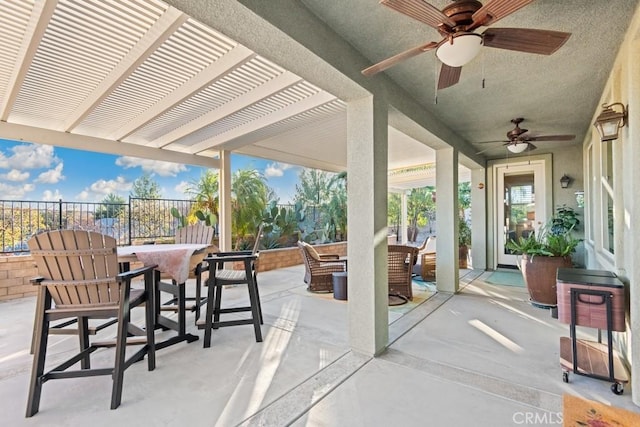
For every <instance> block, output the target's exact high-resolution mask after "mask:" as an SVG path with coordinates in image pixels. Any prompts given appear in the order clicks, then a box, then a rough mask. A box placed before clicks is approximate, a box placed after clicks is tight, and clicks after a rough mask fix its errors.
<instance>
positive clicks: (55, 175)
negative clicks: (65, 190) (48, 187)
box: [36, 162, 64, 184]
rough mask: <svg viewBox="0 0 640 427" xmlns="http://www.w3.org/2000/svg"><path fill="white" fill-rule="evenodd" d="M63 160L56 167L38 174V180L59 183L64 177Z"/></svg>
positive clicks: (45, 182) (46, 182)
mask: <svg viewBox="0 0 640 427" xmlns="http://www.w3.org/2000/svg"><path fill="white" fill-rule="evenodd" d="M62 167H63V164H62V162H60V163H58V164H57V165H56V167H55V168H53V169H49V170H48V171H46V172H42V173H41V174H40V175H38V178H37V179H36V182H42V183H44V184H57V183H58V182H60V180H63V179H64V175H62Z"/></svg>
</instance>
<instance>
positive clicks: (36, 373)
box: [26, 230, 156, 417]
mask: <svg viewBox="0 0 640 427" xmlns="http://www.w3.org/2000/svg"><path fill="white" fill-rule="evenodd" d="M28 244H29V249H30V251H31V255H32V257H33V258H34V260H35V262H36V264H37V268H38V274H39V275H40V277H37V278H35V279H33V280H32V283H33V284H34V285H38V286H39V289H38V302H37V307H36V325H35V337H36V339H35V354H34V357H33V367H32V370H31V381H30V385H29V397H28V402H27V413H26V415H27V417H31V416H33V415H34V414H36V413H37V412H38V410H39V407H40V396H41V392H42V385H43V384H44V383H45V382H46V381H48V380H53V379H62V378H75V377H87V376H93V375H111V376H112V378H113V387H112V392H111V409H115V408H117V407H118V406H119V405H120V402H121V400H122V383H123V375H124V370H125V369H126V368H127V367H129V366H130V365H131V364H132V363H133V362H135V361H137V360H140V359H142V358H144V356H145V355H147V361H148V369H149V370H150V371H152V370H154V369H155V362H156V361H155V341H154V313H153V306H154V305H153V304H152V295H153V293H152V290H151V287H152V286H153V269H154V267H155V266H147V267H144V268H140V269H137V270H132V271H128V272H126V273H121V274H119V269H118V256H117V252H116V240H115V239H114V238H112V237H109V236H104V235H102V234H99V233H94V232H89V231H81V230H61V231H50V232H46V233H42V234H38V235H36V236H34V237H32V238H31V239H30V240H29V242H28ZM140 275H144V284H145V288H144V289H132V288H131V279H132V278H134V277H137V276H140ZM52 302H53V303H54V305H52ZM142 303H145V311H146V317H145V318H146V326H145V328H146V337H137V338H131V339H130V340H127V330H128V326H129V321H130V315H131V314H130V310H131V308H132V307H135V306H137V305H140V304H142ZM113 317H115V318H117V337H116V342H115V351H116V356H115V363H114V366H113V367H110V368H102V369H92V368H91V361H90V355H91V353H93V352H94V351H95V350H97V349H98V348H99V347H104V346H113V343H111V342H110V343H90V342H89V332H88V319H90V318H98V319H105V318H113ZM70 318H77V319H78V335H79V337H80V352H79V353H78V354H76V355H75V356H73V357H71V358H70V359H68V360H67V361H65V362H63V363H61V364H60V365H58V366H56V367H55V368H53V369H51V370H49V371H48V372H45V371H44V368H45V359H46V354H47V341H48V337H49V329H50V322H51V321H53V320H59V319H70ZM128 343H130V344H139V345H142V347H141V348H140V349H138V350H137V351H136V352H135V353H134V354H132V355H131V356H130V357H129V358H128V359H127V358H126V355H125V347H126V345H127V344H128ZM78 362H80V369H76V370H69V368H71V367H72V366H74V365H76V364H77V363H78Z"/></svg>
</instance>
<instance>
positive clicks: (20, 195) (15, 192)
mask: <svg viewBox="0 0 640 427" xmlns="http://www.w3.org/2000/svg"><path fill="white" fill-rule="evenodd" d="M34 188H35V186H34V185H33V184H23V185H10V184H5V183H3V182H0V194H2V198H3V199H8V200H19V199H24V198H25V195H26V194H27V193H29V192H31V191H33V190H34Z"/></svg>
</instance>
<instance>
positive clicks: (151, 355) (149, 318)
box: [144, 300, 156, 371]
mask: <svg viewBox="0 0 640 427" xmlns="http://www.w3.org/2000/svg"><path fill="white" fill-rule="evenodd" d="M144 311H145V313H144V314H145V318H146V326H145V328H146V330H147V331H146V332H147V366H148V369H149V370H150V371H153V370H154V369H155V368H156V338H155V336H156V334H155V330H154V329H155V324H154V322H155V319H154V316H153V312H154V310H153V301H149V300H147V302H146V303H145V307H144Z"/></svg>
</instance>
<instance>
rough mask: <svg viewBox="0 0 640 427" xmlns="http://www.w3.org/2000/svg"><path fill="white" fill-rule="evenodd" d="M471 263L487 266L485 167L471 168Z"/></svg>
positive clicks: (481, 266)
mask: <svg viewBox="0 0 640 427" xmlns="http://www.w3.org/2000/svg"><path fill="white" fill-rule="evenodd" d="M471 263H472V264H471V265H472V267H473V268H474V269H477V270H486V268H487V181H486V169H484V168H483V169H471Z"/></svg>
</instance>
